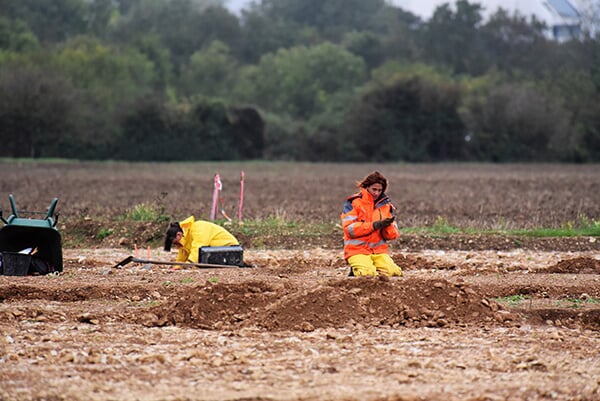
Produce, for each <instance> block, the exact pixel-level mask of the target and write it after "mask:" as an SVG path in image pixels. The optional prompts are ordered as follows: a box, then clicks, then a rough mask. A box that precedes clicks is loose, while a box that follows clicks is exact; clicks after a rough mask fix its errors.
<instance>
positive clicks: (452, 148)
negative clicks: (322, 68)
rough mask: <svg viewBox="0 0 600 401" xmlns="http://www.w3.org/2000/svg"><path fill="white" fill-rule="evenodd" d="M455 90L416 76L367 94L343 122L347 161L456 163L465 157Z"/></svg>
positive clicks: (457, 94) (374, 89) (458, 92)
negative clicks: (349, 146)
mask: <svg viewBox="0 0 600 401" xmlns="http://www.w3.org/2000/svg"><path fill="white" fill-rule="evenodd" d="M459 102H460V90H459V88H458V87H457V86H455V85H452V84H444V83H439V84H436V83H432V82H429V81H425V80H422V79H420V78H418V77H413V78H407V79H399V80H398V81H395V82H393V83H391V84H389V85H384V86H380V87H374V88H373V89H370V90H369V91H367V92H366V93H365V94H364V95H363V96H362V98H361V99H360V101H359V102H357V104H356V105H354V107H353V109H352V111H351V112H350V113H349V115H348V118H347V120H346V122H345V124H344V127H343V130H342V131H343V132H345V135H346V138H345V141H346V143H348V144H353V145H354V147H355V148H354V149H349V151H348V154H347V158H348V159H350V160H358V161H363V160H364V161H398V160H404V161H424V160H435V161H441V160H456V159H460V158H461V157H462V156H463V155H464V148H465V142H464V126H463V124H462V121H461V119H460V116H459V115H458V105H459Z"/></svg>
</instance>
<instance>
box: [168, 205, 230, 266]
mask: <svg viewBox="0 0 600 401" xmlns="http://www.w3.org/2000/svg"><path fill="white" fill-rule="evenodd" d="M179 225H180V226H181V228H182V229H183V238H182V239H181V244H182V245H183V247H182V248H179V252H178V253H177V258H176V259H175V261H176V262H192V263H198V258H199V254H198V253H199V252H200V248H201V247H203V246H230V245H239V242H238V240H237V239H236V238H235V237H234V236H233V235H232V234H231V233H230V232H229V231H227V230H226V229H224V228H223V227H221V226H219V225H217V224H214V223H211V222H209V221H203V220H198V221H195V219H194V216H190V217H188V218H187V219H185V220H183V221H180V222H179Z"/></svg>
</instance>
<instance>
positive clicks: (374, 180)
mask: <svg viewBox="0 0 600 401" xmlns="http://www.w3.org/2000/svg"><path fill="white" fill-rule="evenodd" d="M373 184H381V186H382V187H383V190H382V191H381V192H382V193H383V192H385V190H386V189H387V186H388V180H387V178H385V177H384V176H383V174H381V173H380V172H379V171H373V172H372V173H371V174H369V175H367V176H366V177H365V178H363V180H362V181H360V182H359V183H357V184H356V186H358V187H359V188H367V187H370V186H371V185H373Z"/></svg>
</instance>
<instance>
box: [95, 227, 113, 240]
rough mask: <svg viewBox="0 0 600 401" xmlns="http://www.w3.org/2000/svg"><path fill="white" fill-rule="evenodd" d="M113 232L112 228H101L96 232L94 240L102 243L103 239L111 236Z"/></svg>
mask: <svg viewBox="0 0 600 401" xmlns="http://www.w3.org/2000/svg"><path fill="white" fill-rule="evenodd" d="M113 232H114V230H113V229H112V228H102V229H100V231H98V234H97V235H96V238H98V239H99V240H100V241H102V240H103V239H104V238H106V237H109V236H111V235H112V234H113Z"/></svg>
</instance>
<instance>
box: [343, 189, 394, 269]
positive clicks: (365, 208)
mask: <svg viewBox="0 0 600 401" xmlns="http://www.w3.org/2000/svg"><path fill="white" fill-rule="evenodd" d="M393 211H394V205H392V201H391V200H390V198H389V197H388V196H387V195H386V194H384V193H382V194H381V195H380V196H379V199H377V202H375V200H374V199H373V196H371V194H370V193H369V191H367V190H366V189H365V188H361V189H360V192H358V193H356V194H354V195H352V196H350V197H348V199H347V200H346V203H345V204H344V211H343V213H342V215H341V218H342V227H343V228H344V259H348V258H349V257H350V256H354V255H371V254H380V253H388V244H387V241H389V240H394V239H396V238H399V237H400V231H398V225H397V224H396V222H393V223H392V224H391V225H389V226H387V227H385V228H382V229H380V230H373V222H374V221H376V220H383V219H386V218H388V217H392V215H393Z"/></svg>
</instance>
